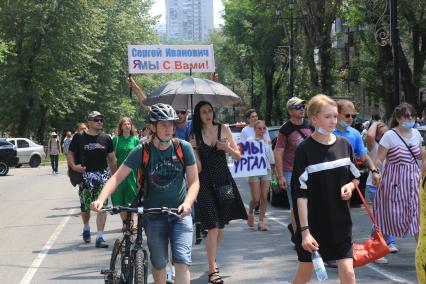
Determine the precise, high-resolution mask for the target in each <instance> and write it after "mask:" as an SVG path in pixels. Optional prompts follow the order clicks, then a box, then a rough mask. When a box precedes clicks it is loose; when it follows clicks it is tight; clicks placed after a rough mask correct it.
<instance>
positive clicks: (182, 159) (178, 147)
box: [172, 138, 185, 170]
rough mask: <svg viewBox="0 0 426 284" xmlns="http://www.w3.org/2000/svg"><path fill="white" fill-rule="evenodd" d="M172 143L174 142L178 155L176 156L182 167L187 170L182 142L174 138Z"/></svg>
mask: <svg viewBox="0 0 426 284" xmlns="http://www.w3.org/2000/svg"><path fill="white" fill-rule="evenodd" d="M172 142H173V148H174V151H175V153H176V156H177V157H178V159H179V162H180V163H181V164H182V167H183V169H184V170H185V156H184V154H183V148H182V144H181V143H180V140H179V139H177V138H172Z"/></svg>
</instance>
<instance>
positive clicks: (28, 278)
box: [19, 208, 77, 284]
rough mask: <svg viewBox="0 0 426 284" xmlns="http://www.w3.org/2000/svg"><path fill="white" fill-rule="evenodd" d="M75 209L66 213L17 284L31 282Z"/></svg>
mask: <svg viewBox="0 0 426 284" xmlns="http://www.w3.org/2000/svg"><path fill="white" fill-rule="evenodd" d="M76 211H77V209H75V208H74V209H71V210H69V211H68V213H67V214H68V216H67V217H65V218H64V219H62V221H61V223H59V225H58V226H57V227H56V229H55V231H54V232H53V234H52V235H51V236H50V238H49V240H48V241H47V243H46V244H45V245H44V247H43V248H42V249H41V251H40V252H39V253H38V255H37V257H36V258H35V259H34V261H33V263H31V265H30V267H29V268H28V270H27V273H25V275H24V277H23V278H22V280H21V282H19V284H29V283H30V282H31V280H32V279H33V277H34V275H35V274H36V272H37V270H38V268H39V267H40V265H41V264H42V262H43V260H44V258H45V257H46V256H47V254H48V253H49V250H50V248H51V247H52V246H53V244H54V243H55V241H56V239H57V238H58V237H59V235H60V234H61V232H62V230H63V229H64V227H65V225H66V224H67V223H68V221H69V220H70V218H71V217H72V216H73V215H74V214H75V212H76Z"/></svg>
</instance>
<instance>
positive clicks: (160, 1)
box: [150, 0, 223, 28]
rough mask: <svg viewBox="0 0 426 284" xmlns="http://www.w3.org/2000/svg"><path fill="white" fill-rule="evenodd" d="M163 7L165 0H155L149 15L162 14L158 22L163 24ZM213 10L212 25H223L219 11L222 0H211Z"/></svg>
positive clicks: (221, 7) (221, 8) (164, 21)
mask: <svg viewBox="0 0 426 284" xmlns="http://www.w3.org/2000/svg"><path fill="white" fill-rule="evenodd" d="M165 9H166V0H155V3H154V5H153V6H152V8H151V10H150V13H151V15H153V16H155V15H160V14H162V17H161V18H160V23H161V24H165V23H166V16H165V13H164V12H165ZM213 10H214V11H213V12H214V27H215V28H217V27H219V25H223V19H222V17H221V11H222V10H223V5H222V0H213Z"/></svg>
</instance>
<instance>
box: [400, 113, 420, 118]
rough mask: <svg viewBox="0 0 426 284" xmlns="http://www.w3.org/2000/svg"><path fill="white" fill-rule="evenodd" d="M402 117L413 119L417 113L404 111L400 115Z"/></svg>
mask: <svg viewBox="0 0 426 284" xmlns="http://www.w3.org/2000/svg"><path fill="white" fill-rule="evenodd" d="M402 117H403V118H405V119H410V118H412V119H415V118H416V117H417V114H416V113H411V114H410V113H404V114H403V115H402Z"/></svg>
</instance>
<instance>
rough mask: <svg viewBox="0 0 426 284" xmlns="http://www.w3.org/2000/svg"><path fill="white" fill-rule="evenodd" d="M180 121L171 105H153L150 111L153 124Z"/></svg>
mask: <svg viewBox="0 0 426 284" xmlns="http://www.w3.org/2000/svg"><path fill="white" fill-rule="evenodd" d="M178 119H179V117H178V115H177V114H176V111H175V110H174V109H173V107H172V106H171V105H167V104H162V103H158V104H155V105H152V106H151V109H150V111H149V120H150V121H151V122H155V121H167V120H178Z"/></svg>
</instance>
